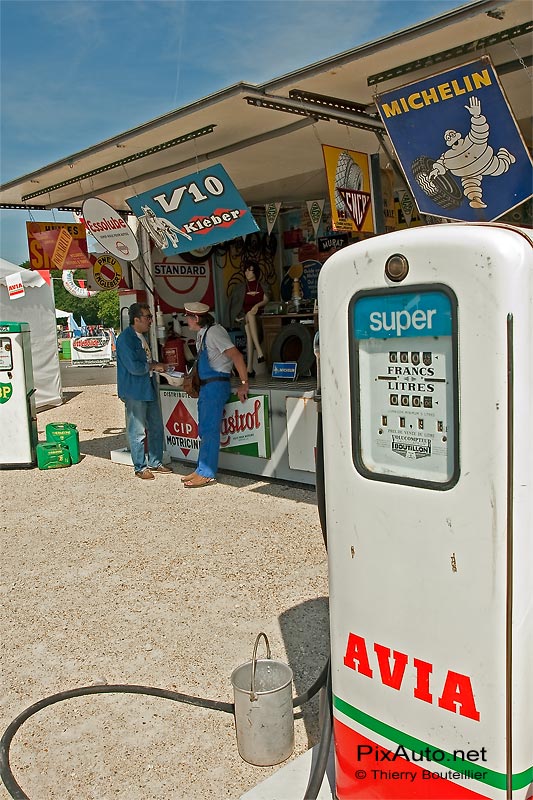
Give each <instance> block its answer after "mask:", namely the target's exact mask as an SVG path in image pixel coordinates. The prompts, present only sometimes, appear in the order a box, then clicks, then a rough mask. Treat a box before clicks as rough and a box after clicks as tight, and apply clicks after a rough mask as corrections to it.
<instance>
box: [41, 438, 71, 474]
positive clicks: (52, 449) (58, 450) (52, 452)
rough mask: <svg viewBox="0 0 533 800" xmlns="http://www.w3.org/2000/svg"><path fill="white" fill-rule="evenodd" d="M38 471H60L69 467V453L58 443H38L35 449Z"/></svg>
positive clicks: (64, 446)
mask: <svg viewBox="0 0 533 800" xmlns="http://www.w3.org/2000/svg"><path fill="white" fill-rule="evenodd" d="M35 449H36V452H37V466H38V467H39V469H60V468H61V467H70V452H69V449H68V447H67V446H66V445H64V444H61V443H60V442H39V443H38V444H37V447H36V448H35Z"/></svg>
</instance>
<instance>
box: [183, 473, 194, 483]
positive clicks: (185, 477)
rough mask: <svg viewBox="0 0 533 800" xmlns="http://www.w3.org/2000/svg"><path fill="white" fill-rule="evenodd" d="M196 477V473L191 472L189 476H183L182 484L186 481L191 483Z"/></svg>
mask: <svg viewBox="0 0 533 800" xmlns="http://www.w3.org/2000/svg"><path fill="white" fill-rule="evenodd" d="M195 477H196V472H190V473H189V475H182V476H181V482H182V483H185V481H190V480H192V479H193V478H195Z"/></svg>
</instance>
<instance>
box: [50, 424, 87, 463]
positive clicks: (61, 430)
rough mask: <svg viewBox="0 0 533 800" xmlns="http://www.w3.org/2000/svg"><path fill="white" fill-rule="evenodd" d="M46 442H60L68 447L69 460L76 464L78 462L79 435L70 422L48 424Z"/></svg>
mask: <svg viewBox="0 0 533 800" xmlns="http://www.w3.org/2000/svg"><path fill="white" fill-rule="evenodd" d="M46 441H47V442H61V444H64V445H66V446H67V447H68V449H69V452H70V460H71V462H72V463H73V464H77V463H78V461H79V460H80V435H79V433H78V429H77V427H76V426H75V425H73V424H72V423H71V422H49V423H48V425H47V426H46Z"/></svg>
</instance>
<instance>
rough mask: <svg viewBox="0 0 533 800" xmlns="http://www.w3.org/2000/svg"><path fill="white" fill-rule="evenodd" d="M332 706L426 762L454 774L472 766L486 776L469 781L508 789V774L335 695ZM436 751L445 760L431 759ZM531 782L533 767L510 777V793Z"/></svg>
mask: <svg viewBox="0 0 533 800" xmlns="http://www.w3.org/2000/svg"><path fill="white" fill-rule="evenodd" d="M333 706H334V708H336V709H337V710H338V711H341V712H342V713H343V714H345V715H346V716H347V717H350V719H353V720H355V721H356V722H358V723H359V724H360V725H363V726H364V727H365V728H368V729H369V730H371V731H374V733H377V734H379V735H380V736H383V738H385V739H389V741H391V742H396V744H397V745H399V746H401V747H404V748H405V749H406V750H411V751H413V752H414V753H419V752H421V751H424V755H426V754H427V757H428V760H429V761H434V762H435V763H436V764H439V766H445V767H448V768H449V769H453V770H454V771H455V772H462V773H466V772H468V771H470V770H472V768H473V767H474V768H478V769H479V770H480V771H483V772H484V773H485V777H484V778H475V779H474V778H473V779H472V780H479V781H480V782H481V783H486V784H487V785H488V786H494V787H495V788H496V789H506V788H507V775H506V774H505V773H504V772H495V771H494V770H492V769H488V768H487V766H486V765H485V763H484V762H474V761H465V760H464V759H460V758H454V757H453V755H452V754H451V753H448V752H447V751H446V750H442V748H440V747H434V746H433V745H430V744H428V743H427V742H423V741H422V740H421V739H416V738H415V737H414V736H410V735H409V734H408V733H404V732H403V731H399V730H398V729H397V728H393V727H392V726H391V725H387V724H386V723H385V722H381V721H380V720H378V719H375V718H374V717H371V716H370V715H369V714H365V712H364V711H360V710H359V709H358V708H354V706H351V705H350V704H349V703H346V702H345V701H344V700H341V698H340V697H337V696H336V695H333ZM436 752H437V753H438V754H439V755H441V754H442V753H444V756H445V757H444V758H434V757H433V756H434V754H435V753H436ZM532 780H533V766H532V767H529V769H526V770H524V771H523V772H519V773H517V774H516V775H513V779H512V788H513V791H514V790H515V789H523V787H524V786H528V784H530V783H531V781H532Z"/></svg>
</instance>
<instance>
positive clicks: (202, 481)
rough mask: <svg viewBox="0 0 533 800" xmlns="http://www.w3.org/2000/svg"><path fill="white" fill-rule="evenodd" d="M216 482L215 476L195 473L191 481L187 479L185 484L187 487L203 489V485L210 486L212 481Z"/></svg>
mask: <svg viewBox="0 0 533 800" xmlns="http://www.w3.org/2000/svg"><path fill="white" fill-rule="evenodd" d="M214 482H215V479H214V478H206V477H205V475H195V476H194V478H191V479H190V481H185V483H184V484H183V485H184V486H185V487H186V488H187V489H201V488H202V486H209V484H210V483H214Z"/></svg>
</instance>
